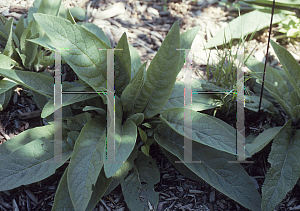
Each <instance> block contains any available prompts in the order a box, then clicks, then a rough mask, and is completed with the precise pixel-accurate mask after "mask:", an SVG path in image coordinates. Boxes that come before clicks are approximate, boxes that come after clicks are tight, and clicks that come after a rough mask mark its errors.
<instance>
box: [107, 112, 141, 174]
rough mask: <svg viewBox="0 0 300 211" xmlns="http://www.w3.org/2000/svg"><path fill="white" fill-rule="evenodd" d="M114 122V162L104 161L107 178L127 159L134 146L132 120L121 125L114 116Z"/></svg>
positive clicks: (134, 136)
mask: <svg viewBox="0 0 300 211" xmlns="http://www.w3.org/2000/svg"><path fill="white" fill-rule="evenodd" d="M115 123H116V125H115V134H114V135H115V143H114V149H115V161H116V162H112V163H109V162H107V163H104V170H105V175H106V177H108V178H109V177H111V176H113V175H114V174H115V173H116V172H117V171H118V170H119V168H120V167H121V166H122V165H123V162H125V160H127V158H128V157H129V155H130V154H131V152H132V150H133V148H134V145H135V142H136V138H137V128H136V125H135V123H134V122H133V121H132V120H130V119H129V120H126V121H125V122H124V124H123V125H122V122H121V121H120V119H119V118H116V119H115ZM122 161H123V162H122Z"/></svg>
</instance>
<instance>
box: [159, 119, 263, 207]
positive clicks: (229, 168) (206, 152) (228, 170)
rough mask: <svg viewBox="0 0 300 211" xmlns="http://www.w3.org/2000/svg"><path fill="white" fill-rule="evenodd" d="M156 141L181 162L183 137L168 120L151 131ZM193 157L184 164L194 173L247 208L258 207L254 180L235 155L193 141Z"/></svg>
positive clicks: (258, 201) (259, 200)
mask: <svg viewBox="0 0 300 211" xmlns="http://www.w3.org/2000/svg"><path fill="white" fill-rule="evenodd" d="M154 139H155V141H156V142H157V143H158V144H159V145H161V146H162V147H163V148H165V149H166V150H167V151H169V152H171V153H172V154H173V155H175V156H177V157H178V158H179V159H180V160H181V161H183V162H184V137H183V136H181V135H179V134H178V133H176V132H175V131H174V130H172V129H171V128H170V127H169V126H168V125H167V124H160V125H159V126H158V127H157V129H156V130H155V133H154ZM192 143H193V148H192V161H199V163H187V162H184V164H185V165H186V166H187V167H188V168H189V169H190V170H191V171H193V172H194V173H195V174H196V175H197V176H199V177H200V178H202V179H203V180H204V181H206V182H207V183H209V184H210V185H211V186H212V187H214V188H216V189H217V190H218V191H220V192H222V193H223V194H225V195H227V196H228V197H230V198H232V199H233V200H235V201H236V202H238V203H240V204H241V205H243V206H244V207H246V208H248V209H250V210H255V211H256V210H257V211H258V210H260V203H261V197H260V195H259V193H258V191H257V190H256V188H255V186H254V183H253V182H252V180H251V178H250V177H249V175H248V174H247V172H246V171H245V170H244V169H243V167H242V166H241V164H239V163H229V162H228V161H235V160H236V158H235V156H233V155H230V154H228V153H225V152H222V151H219V150H216V149H214V148H211V147H207V146H205V145H203V144H200V143H198V142H195V141H193V142H192Z"/></svg>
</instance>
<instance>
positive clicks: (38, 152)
mask: <svg viewBox="0 0 300 211" xmlns="http://www.w3.org/2000/svg"><path fill="white" fill-rule="evenodd" d="M54 132H55V128H54V126H52V125H47V126H43V127H36V128H34V129H29V130H26V131H25V132H23V133H21V134H19V135H18V136H15V137H14V138H12V139H10V140H8V141H6V142H5V143H3V144H2V145H1V146H0V152H1V153H0V156H1V164H0V170H1V175H0V191H3V190H9V189H13V188H16V187H19V186H21V185H27V184H31V183H34V182H38V181H41V180H43V179H45V178H47V177H49V176H50V175H52V174H54V173H55V170H56V169H57V168H58V167H60V166H61V165H63V164H64V163H65V162H66V161H67V160H68V159H69V158H70V156H71V155H72V152H73V149H72V148H71V146H70V145H69V144H68V143H67V142H66V140H62V160H61V162H57V161H56V162H55V160H54Z"/></svg>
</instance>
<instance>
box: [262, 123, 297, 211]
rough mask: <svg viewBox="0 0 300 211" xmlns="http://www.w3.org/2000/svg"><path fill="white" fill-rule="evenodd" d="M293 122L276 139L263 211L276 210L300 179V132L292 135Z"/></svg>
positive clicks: (265, 185) (271, 153)
mask: <svg viewBox="0 0 300 211" xmlns="http://www.w3.org/2000/svg"><path fill="white" fill-rule="evenodd" d="M291 122H292V120H289V121H288V122H286V124H285V125H284V126H283V128H282V130H281V131H280V132H279V133H278V135H277V136H276V137H275V139H274V141H273V144H272V148H271V152H270V154H269V158H268V161H269V163H270V164H271V168H270V169H269V171H268V172H267V174H266V178H265V181H264V184H263V186H262V204H261V209H262V210H266V211H268V210H270V211H272V210H274V209H275V207H276V205H277V204H279V203H280V202H281V201H282V200H283V199H284V198H285V196H286V194H287V193H288V192H289V191H290V190H292V189H293V188H294V186H295V185H296V183H297V180H298V179H299V177H300V168H299V163H300V153H299V151H300V130H297V131H296V132H295V134H294V135H292V128H291Z"/></svg>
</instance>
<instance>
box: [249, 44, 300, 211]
mask: <svg viewBox="0 0 300 211" xmlns="http://www.w3.org/2000/svg"><path fill="white" fill-rule="evenodd" d="M271 45H272V47H273V49H274V51H275V53H276V55H277V56H278V58H279V60H280V63H281V64H282V66H283V69H284V71H282V70H278V69H274V68H271V67H267V69H266V77H265V82H264V84H265V86H264V87H265V89H266V91H268V93H270V94H271V97H272V99H271V98H270V97H268V96H266V99H269V100H270V101H271V100H272V101H273V100H274V101H277V104H279V105H280V106H281V107H282V108H283V109H284V111H285V113H286V115H287V116H288V120H287V121H286V122H285V124H284V125H283V126H281V127H274V128H270V129H267V130H265V131H264V132H263V133H261V134H259V136H257V137H256V138H255V139H254V140H253V142H252V143H249V144H246V149H247V151H249V152H250V154H251V155H254V154H255V153H257V152H259V151H261V150H262V149H263V148H264V147H265V146H266V145H267V144H268V143H270V142H271V141H272V140H273V142H272V147H271V152H270V154H269V157H268V161H269V163H270V164H271V168H270V169H269V171H268V172H267V174H266V178H265V181H264V184H263V187H262V204H261V210H274V208H275V207H276V205H277V204H279V203H280V202H281V201H282V200H283V199H284V198H285V196H286V194H287V193H288V192H289V191H290V190H292V189H293V188H294V186H295V184H296V183H297V181H298V179H299V178H300V167H299V163H300V155H299V150H300V130H299V128H300V65H299V64H298V62H297V61H296V60H295V59H294V57H293V56H292V55H291V53H290V52H288V51H287V50H286V49H285V48H283V47H282V46H280V45H278V44H277V43H275V42H274V41H272V40H271ZM246 65H247V67H248V68H249V69H250V70H251V71H252V72H253V73H254V75H255V77H256V82H257V83H259V84H261V83H262V76H263V75H262V74H263V72H262V70H263V67H264V64H263V63H261V62H259V61H257V60H256V59H255V58H254V57H252V56H250V59H249V60H248V61H247V62H246Z"/></svg>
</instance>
